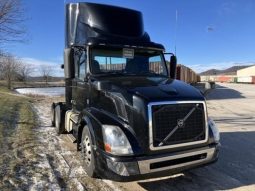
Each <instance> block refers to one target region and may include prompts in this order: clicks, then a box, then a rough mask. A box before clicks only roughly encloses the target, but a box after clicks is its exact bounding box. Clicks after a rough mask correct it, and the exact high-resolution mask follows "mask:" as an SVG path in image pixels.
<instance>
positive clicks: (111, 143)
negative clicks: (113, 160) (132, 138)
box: [103, 125, 133, 155]
mask: <svg viewBox="0 0 255 191" xmlns="http://www.w3.org/2000/svg"><path fill="white" fill-rule="evenodd" d="M103 138H104V148H105V151H106V152H108V153H111V154H114V155H131V154H133V150H132V148H131V146H130V143H129V141H128V139H127V137H126V135H125V134H124V133H123V131H122V130H121V129H120V128H119V127H118V126H112V125H103Z"/></svg>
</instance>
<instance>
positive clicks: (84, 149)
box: [81, 126, 97, 178]
mask: <svg viewBox="0 0 255 191" xmlns="http://www.w3.org/2000/svg"><path fill="white" fill-rule="evenodd" d="M81 158H82V163H83V168H84V170H85V171H86V173H87V174H88V176H90V177H92V178H95V177H97V175H96V165H95V155H94V150H93V147H92V139H91V134H90V132H89V128H88V126H84V128H83V131H82V138H81Z"/></svg>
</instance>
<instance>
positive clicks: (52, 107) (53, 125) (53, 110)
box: [51, 103, 56, 127]
mask: <svg viewBox="0 0 255 191" xmlns="http://www.w3.org/2000/svg"><path fill="white" fill-rule="evenodd" d="M55 107H56V105H55V103H52V104H51V125H52V127H55Z"/></svg>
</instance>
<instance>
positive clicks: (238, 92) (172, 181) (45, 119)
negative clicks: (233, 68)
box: [0, 84, 255, 191]
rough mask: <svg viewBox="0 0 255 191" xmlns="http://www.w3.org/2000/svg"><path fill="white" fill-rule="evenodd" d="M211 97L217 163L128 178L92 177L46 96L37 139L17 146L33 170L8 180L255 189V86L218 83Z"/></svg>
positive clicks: (66, 185) (82, 186)
mask: <svg viewBox="0 0 255 191" xmlns="http://www.w3.org/2000/svg"><path fill="white" fill-rule="evenodd" d="M207 97H208V100H207V104H208V111H209V115H210V116H211V117H212V118H213V119H214V120H215V121H216V123H217V125H218V126H219V128H220V131H221V143H222V148H221V152H220V158H219V161H218V162H217V163H215V164H213V165H210V166H207V167H204V168H200V169H195V170H192V171H190V172H187V173H185V174H178V175H175V176H169V177H165V178H159V179H151V180H144V181H136V182H129V183H118V182H113V181H109V180H101V179H91V178H89V177H88V176H87V175H86V173H85V172H84V170H83V169H82V167H81V163H80V158H79V153H77V152H76V150H75V146H74V145H73V144H72V143H71V142H70V141H69V140H68V138H67V136H66V135H61V136H57V135H56V133H55V130H54V128H53V127H51V125H50V121H49V119H50V118H49V115H50V114H49V113H50V104H51V102H52V101H53V100H52V99H49V98H46V99H40V100H38V102H37V103H36V104H35V105H34V108H35V110H36V112H37V114H38V116H39V120H40V126H39V127H38V128H35V130H34V131H33V132H32V133H33V134H34V136H35V137H38V138H37V139H31V140H27V143H26V145H24V146H22V145H20V147H18V148H17V149H16V153H20V154H19V155H17V161H18V162H19V163H22V161H23V162H26V164H30V162H31V161H32V160H33V161H32V162H33V163H31V168H29V173H28V172H25V171H24V172H23V171H22V168H21V169H17V170H19V171H18V176H16V177H9V178H8V179H6V181H7V182H8V184H10V185H12V187H11V188H16V189H17V190H19V189H21V187H20V186H21V184H20V182H22V184H25V186H24V187H23V188H26V190H43V189H46V190H130V191H131V190H132V191H136V190H139V191H140V190H141V191H143V190H148V191H157V190H171V191H172V190H176V191H185V190H187V191H188V190H244V191H246V190H255V85H241V84H218V85H217V88H216V89H215V90H213V91H211V93H209V95H208V96H207ZM20 133H22V132H20ZM14 154H15V153H14ZM14 156H16V155H14ZM29 161H30V162H29ZM18 180H20V181H18ZM0 181H1V180H0ZM2 188H3V190H8V187H2ZM5 188H6V189H5ZM9 188H10V187H9Z"/></svg>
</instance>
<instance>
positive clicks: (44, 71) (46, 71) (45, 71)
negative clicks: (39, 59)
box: [40, 65, 52, 84]
mask: <svg viewBox="0 0 255 191" xmlns="http://www.w3.org/2000/svg"><path fill="white" fill-rule="evenodd" d="M40 72H41V75H42V77H43V79H44V81H45V83H46V84H48V81H49V77H50V75H51V73H52V67H51V66H45V65H42V66H41V69H40Z"/></svg>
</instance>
